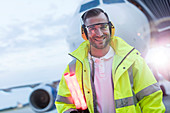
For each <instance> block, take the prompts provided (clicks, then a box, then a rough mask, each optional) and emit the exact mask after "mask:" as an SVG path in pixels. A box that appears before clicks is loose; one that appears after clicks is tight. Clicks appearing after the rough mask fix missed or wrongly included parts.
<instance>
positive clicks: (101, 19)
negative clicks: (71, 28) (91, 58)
mask: <svg viewBox="0 0 170 113" xmlns="http://www.w3.org/2000/svg"><path fill="white" fill-rule="evenodd" d="M85 25H86V29H87V33H88V38H89V42H90V44H91V45H92V46H93V47H95V48H96V49H104V48H105V47H106V46H107V45H108V44H109V41H110V31H109V25H108V20H107V18H106V16H105V15H104V14H103V13H100V14H99V15H98V16H94V17H90V18H87V19H86V21H85Z"/></svg>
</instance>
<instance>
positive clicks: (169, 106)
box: [0, 95, 170, 113]
mask: <svg viewBox="0 0 170 113" xmlns="http://www.w3.org/2000/svg"><path fill="white" fill-rule="evenodd" d="M163 101H164V104H165V107H166V112H165V113H170V95H169V96H164V98H163ZM0 113H35V112H34V111H32V109H31V108H30V107H29V106H25V107H23V108H20V109H12V110H6V111H2V112H0ZM45 113H57V110H53V111H50V112H45Z"/></svg>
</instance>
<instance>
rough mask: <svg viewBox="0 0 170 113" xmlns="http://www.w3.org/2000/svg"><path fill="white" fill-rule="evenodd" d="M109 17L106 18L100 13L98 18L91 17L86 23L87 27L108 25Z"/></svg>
mask: <svg viewBox="0 0 170 113" xmlns="http://www.w3.org/2000/svg"><path fill="white" fill-rule="evenodd" d="M107 22H108V20H107V17H106V16H105V14H104V13H100V14H99V15H98V16H94V17H90V18H87V19H86V21H85V25H86V26H89V25H93V24H98V23H107Z"/></svg>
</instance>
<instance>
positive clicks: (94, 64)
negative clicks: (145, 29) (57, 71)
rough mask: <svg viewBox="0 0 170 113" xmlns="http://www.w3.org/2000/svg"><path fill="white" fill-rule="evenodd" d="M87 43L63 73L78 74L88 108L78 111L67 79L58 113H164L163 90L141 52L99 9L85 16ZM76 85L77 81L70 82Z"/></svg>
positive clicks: (60, 96)
mask: <svg viewBox="0 0 170 113" xmlns="http://www.w3.org/2000/svg"><path fill="white" fill-rule="evenodd" d="M82 20H83V22H84V24H83V25H82V28H81V30H82V37H83V39H85V40H86V41H84V42H83V43H82V44H81V45H80V46H79V47H78V48H77V49H76V50H75V51H74V52H72V53H70V55H71V56H73V57H74V60H73V61H72V62H70V63H69V65H68V66H67V68H66V70H65V72H64V73H75V75H76V78H77V81H78V83H79V85H80V88H81V91H82V93H83V95H84V97H85V101H86V104H87V109H86V110H82V109H77V108H76V106H75V102H77V101H78V100H75V99H73V98H72V95H71V93H70V90H69V88H68V86H67V83H66V81H65V79H64V76H63V77H62V79H61V82H60V84H59V90H58V95H57V99H56V102H55V104H56V107H57V110H58V112H59V113H63V112H64V113H73V112H90V113H98V112H99V113H142V112H143V113H164V112H165V107H164V104H163V103H162V91H161V89H160V87H159V85H158V83H157V81H156V80H155V78H154V76H153V74H152V72H151V71H150V69H149V68H148V66H147V65H146V63H145V61H144V60H143V58H142V57H141V56H140V53H139V52H138V51H137V50H136V49H135V48H133V47H131V46H130V45H128V44H127V43H126V42H125V41H123V40H122V39H121V38H119V37H116V36H114V30H115V29H114V26H113V24H112V22H110V20H109V17H108V15H107V13H105V12H104V11H103V10H102V9H100V8H94V9H91V10H89V11H86V12H85V13H84V14H83V15H82ZM71 82H74V81H71Z"/></svg>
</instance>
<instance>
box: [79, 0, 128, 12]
mask: <svg viewBox="0 0 170 113" xmlns="http://www.w3.org/2000/svg"><path fill="white" fill-rule="evenodd" d="M123 2H125V1H124V0H103V3H104V4H114V3H123ZM99 4H100V2H99V0H93V1H90V2H87V3H85V4H82V5H81V7H80V11H79V12H80V13H81V12H83V11H85V10H87V9H90V8H93V7H96V6H98V5H99Z"/></svg>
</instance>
